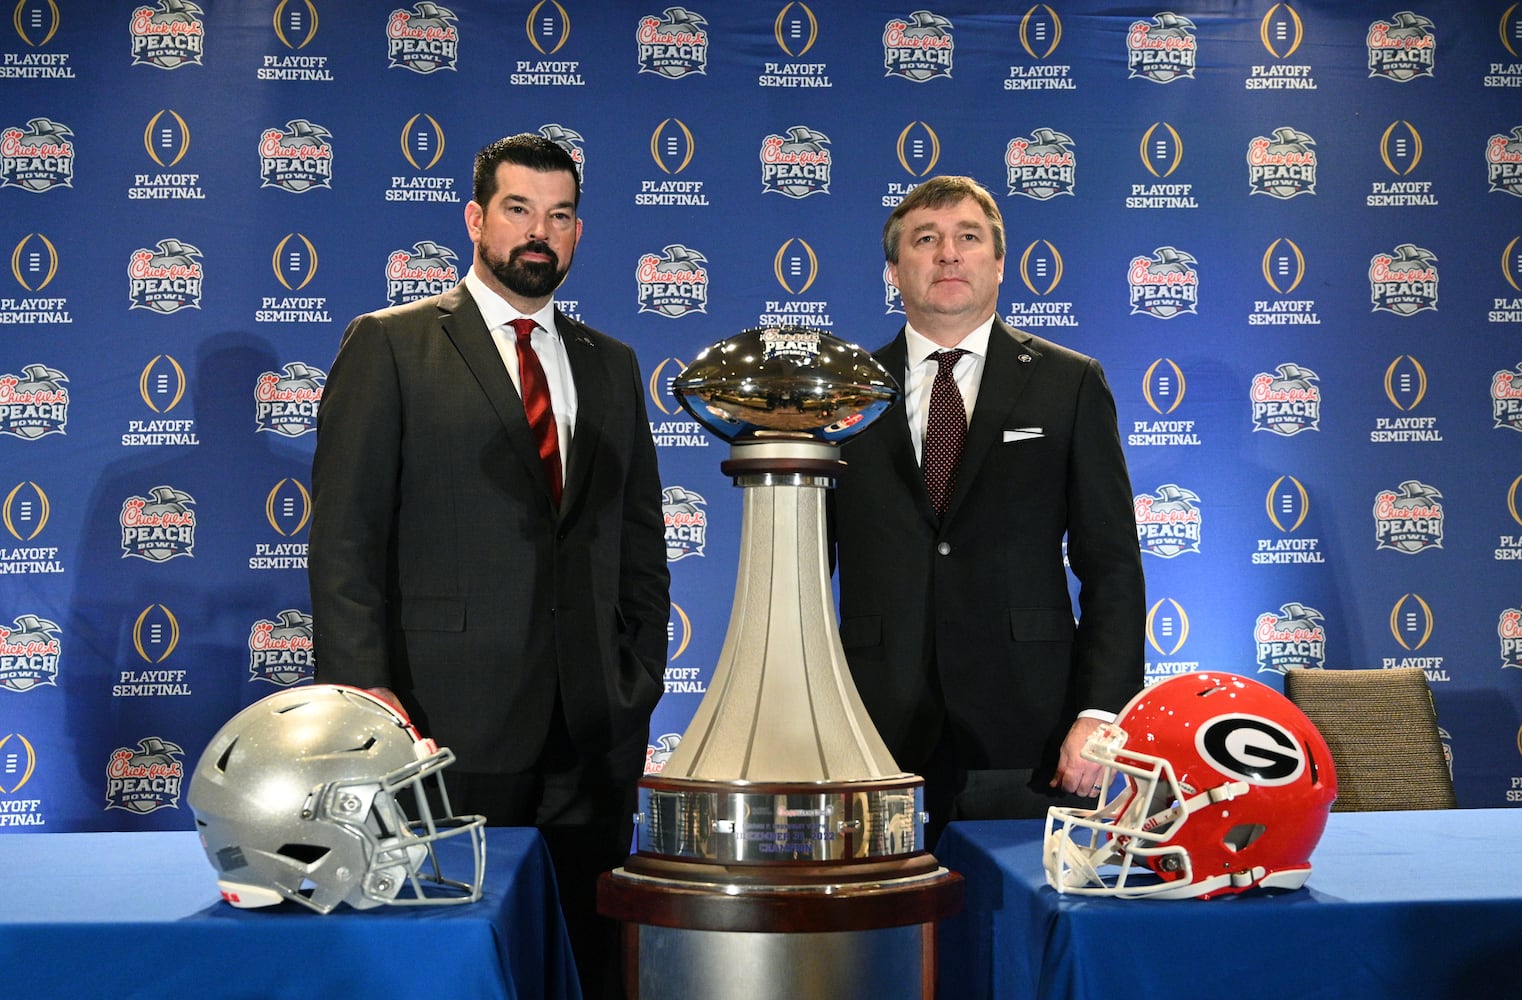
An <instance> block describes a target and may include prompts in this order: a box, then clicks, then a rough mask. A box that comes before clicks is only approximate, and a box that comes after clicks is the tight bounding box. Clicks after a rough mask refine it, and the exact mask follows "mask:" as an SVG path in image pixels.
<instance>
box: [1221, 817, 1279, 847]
mask: <svg viewBox="0 0 1522 1000" xmlns="http://www.w3.org/2000/svg"><path fill="white" fill-rule="evenodd" d="M1267 829H1268V828H1267V827H1265V826H1264V825H1263V824H1262V823H1242V824H1240V825H1238V826H1234V827H1232V828H1231V829H1230V830H1227V831H1226V836H1224V837H1222V838H1221V843H1222V844H1224V845H1225V846H1226V849H1227V850H1228V851H1245V850H1246V849H1247V848H1248V847H1251V846H1252V844H1253V842H1254V841H1256V840H1257V839H1258V838H1259V837H1261V836H1263V833H1264V831H1265V830H1267Z"/></svg>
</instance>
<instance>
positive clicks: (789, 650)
mask: <svg viewBox="0 0 1522 1000" xmlns="http://www.w3.org/2000/svg"><path fill="white" fill-rule="evenodd" d="M769 334H770V335H772V336H773V338H774V339H777V338H780V339H781V341H782V342H784V343H786V344H787V345H788V346H789V348H790V350H788V351H787V352H783V353H782V355H781V356H780V357H779V356H778V353H777V352H773V353H771V354H768V352H767V351H766V350H765V347H766V339H767V336H768V335H769ZM800 339H801V340H803V341H804V342H806V343H808V344H812V345H813V347H814V350H813V352H812V353H808V352H806V351H805V352H800V351H799V350H798V349H797V343H798V342H799V340H800ZM714 352H717V354H718V357H717V359H715V358H713V357H711V355H713V354H714ZM863 359H864V360H863ZM758 360H764V361H769V362H771V363H772V364H771V370H769V371H764V370H763V371H757V369H758V368H760V367H761V365H759V364H758V363H757V362H758ZM742 362H743V363H742ZM716 369H718V371H716ZM842 369H848V370H849V373H850V375H851V376H852V377H851V378H846V377H845V375H844V373H843V371H842ZM677 387H678V392H679V394H681V396H682V401H683V404H684V405H686V406H687V407H688V409H689V410H691V411H692V412H693V413H694V415H696V416H698V418H699V419H700V420H702V421H703V422H704V423H705V424H708V425H709V426H710V427H713V428H714V429H715V430H717V431H718V432H719V433H721V434H723V435H724V436H726V437H731V440H732V445H731V453H730V459H729V460H728V461H727V462H725V463H724V464H723V466H722V469H723V471H724V472H725V474H726V475H729V476H731V477H732V478H733V479H734V482H735V484H736V485H737V486H739V487H741V488H742V489H744V490H745V494H744V516H743V525H742V533H741V555H740V565H739V570H738V575H737V579H736V583H735V598H734V604H733V607H732V609H731V615H730V621H729V629H728V632H727V633H726V635H725V639H724V645H723V649H722V651H721V652H720V655H719V661H718V663H717V664H716V666H715V669H714V675H713V679H712V680H711V681H710V682H709V685H708V693H707V695H706V696H705V697H704V699H703V701H702V703H701V704H700V705H699V707H698V710H697V712H696V714H695V715H694V717H693V719H692V722H691V723H690V725H689V726H688V728H687V731H686V732H685V733H684V734H683V736H682V740H681V742H680V743H679V744H678V746H677V748H676V750H675V751H674V752H673V753H672V755H671V757H670V759H669V760H668V761H667V763H666V765H665V767H664V768H663V770H662V771H661V773H660V774H659V775H651V776H647V777H646V778H645V779H643V780H642V781H641V782H640V791H639V796H640V798H639V801H640V810H639V813H638V815H637V816H636V821H637V832H638V838H637V839H638V844H637V849H636V852H635V854H633V855H632V856H631V857H630V858H629V860H628V861H627V862H626V863H625V865H624V866H623V867H622V868H618V869H615V870H614V871H612V872H610V873H606V874H604V875H603V876H602V879H601V881H600V883H599V886H598V905H599V909H600V910H601V912H602V913H604V914H605V915H607V916H610V917H613V918H614V919H617V920H619V921H620V922H622V924H623V925H624V977H625V982H626V985H627V988H628V991H629V993H630V995H631V996H634V997H645V998H653V997H662V998H665V997H717V998H723V997H744V998H747V1000H752V998H776V1000H783V998H787V1000H793V998H797V997H807V996H820V997H831V998H837V997H843V998H850V997H863V998H866V997H872V998H878V997H930V996H932V995H933V992H934V973H935V936H934V929H935V922H936V920H938V919H940V918H941V917H944V916H949V915H950V914H952V913H954V912H956V910H957V909H958V908H959V907H960V905H961V896H962V882H961V877H960V876H958V875H957V874H956V873H954V872H950V871H948V870H946V869H945V868H942V867H941V866H940V865H939V864H938V863H937V861H936V859H935V858H934V857H933V856H932V855H931V854H929V853H928V852H927V851H926V850H925V845H924V843H923V832H924V816H923V812H922V788H923V780H922V779H921V778H919V777H918V776H916V775H913V774H909V773H907V772H904V771H902V770H901V769H900V768H899V767H898V765H897V764H896V763H895V762H894V760H893V758H892V755H891V754H890V753H889V752H888V749H887V747H886V746H885V745H884V743H883V741H882V738H881V737H880V736H879V735H878V733H877V730H876V728H875V727H874V726H873V725H872V722H871V719H870V718H869V717H868V715H867V713H866V710H865V708H864V707H863V705H862V703H861V700H860V697H859V696H858V694H857V692H856V687H855V685H854V683H852V680H851V675H850V671H849V669H848V668H847V665H846V660H845V654H844V651H843V649H842V647H841V644H840V637H839V632H838V630H837V628H836V624H835V607H834V598H833V593H832V591H831V588H830V573H829V567H828V563H827V560H826V557H825V543H826V539H825V502H826V499H825V498H826V491H827V490H828V489H829V488H830V487H832V486H833V485H834V476H835V475H836V474H837V472H838V471H839V469H840V468H841V466H842V463H841V462H840V459H839V455H838V451H839V446H838V443H837V442H836V441H832V440H827V439H826V437H827V435H828V434H829V433H831V432H836V433H837V437H843V436H847V435H848V434H849V433H850V432H852V431H856V430H860V428H861V427H864V426H865V425H866V423H867V422H869V421H870V419H871V418H872V417H874V416H875V415H876V413H877V412H881V410H882V409H885V408H886V406H887V403H888V402H891V400H892V399H893V398H894V397H896V395H897V390H896V388H893V387H892V383H891V380H890V379H887V376H886V375H885V374H884V373H882V372H881V369H880V368H878V367H876V365H875V362H872V360H871V358H870V357H869V356H866V355H864V354H862V353H861V352H860V351H859V350H857V349H856V348H853V347H851V346H850V345H846V344H844V343H843V342H840V341H837V340H835V339H834V338H832V337H829V336H828V335H826V334H820V333H818V332H817V331H797V330H762V331H747V332H746V333H745V334H741V335H739V336H738V337H736V338H732V339H731V340H729V341H725V342H724V343H722V344H719V345H716V346H715V347H714V348H710V349H709V351H707V352H705V353H704V355H702V356H700V357H699V359H698V360H697V361H695V362H694V364H693V365H692V366H691V367H689V369H688V370H687V371H686V372H683V374H682V376H680V377H679V379H678V380H677ZM740 387H743V390H742V388H740ZM684 390H685V391H684ZM732 396H738V397H740V398H741V399H742V400H743V403H736V402H735V401H734V400H733V399H731V398H730V397H732ZM693 399H698V400H701V401H702V403H703V405H702V406H697V405H694V404H693V403H692V402H691V400H693ZM885 400H886V401H885ZM816 401H822V404H819V403H816ZM811 403H815V404H816V405H813V406H811V405H810V404H811ZM715 411H717V414H716V413H715ZM716 416H718V419H716ZM800 422H802V423H806V424H807V423H815V424H819V426H818V427H804V428H802V429H799V428H798V426H797V425H798V424H799V423H800ZM821 422H822V423H821ZM716 424H717V426H716ZM841 425H845V426H843V427H842V426H841Z"/></svg>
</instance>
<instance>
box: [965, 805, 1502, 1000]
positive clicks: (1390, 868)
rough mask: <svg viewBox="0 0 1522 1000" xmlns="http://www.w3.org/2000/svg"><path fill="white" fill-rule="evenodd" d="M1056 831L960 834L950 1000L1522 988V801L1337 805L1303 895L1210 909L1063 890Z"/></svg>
mask: <svg viewBox="0 0 1522 1000" xmlns="http://www.w3.org/2000/svg"><path fill="white" fill-rule="evenodd" d="M1043 829H1044V826H1043V824H1042V823H1041V822H1040V821H1035V820H1030V821H1024V820H1022V821H1010V822H976V823H952V824H950V826H948V827H947V830H946V833H945V835H944V836H943V837H942V839H941V841H940V843H939V844H938V845H937V849H936V857H937V858H939V859H940V861H941V863H942V864H944V865H946V866H947V867H948V868H951V869H953V870H955V871H959V872H961V873H962V875H963V876H964V877H965V878H966V880H967V902H966V907H965V909H964V910H963V911H962V912H961V913H960V914H959V915H958V916H956V917H954V918H952V919H949V920H946V921H943V922H942V923H941V925H940V937H939V941H940V978H939V991H938V995H939V996H940V997H942V998H945V1000H976V998H985V997H999V998H1006V997H1008V998H1016V997H1018V998H1020V1000H1033V998H1063V1000H1080V998H1085V997H1094V998H1104V1000H1124V998H1138V1000H1139V998H1149V1000H1150V998H1162V997H1178V998H1187V1000H1199V998H1208V997H1222V998H1227V997H1229V998H1232V1000H1251V998H1256V997H1262V998H1264V1000H1270V998H1271V1000H1316V998H1327V1000H1358V998H1369V1000H1374V998H1379V1000H1386V998H1401V1000H1408V998H1427V997H1431V998H1445V1000H1446V998H1456V997H1501V996H1522V986H1518V985H1517V971H1516V970H1517V960H1518V958H1519V956H1522V810H1511V809H1454V810H1442V811H1431V812H1379V813H1333V814H1332V816H1331V818H1330V822H1329V823H1328V825H1327V830H1326V833H1325V834H1324V835H1323V836H1322V839H1321V842H1320V844H1318V845H1317V848H1316V851H1315V853H1314V854H1313V855H1312V857H1311V863H1312V874H1311V877H1310V881H1309V882H1308V883H1307V884H1306V886H1305V887H1304V888H1303V889H1300V890H1297V891H1295V892H1289V893H1282V894H1277V895H1268V894H1256V893H1255V894H1244V895H1240V896H1232V897H1224V898H1219V899H1213V900H1208V901H1203V902H1202V901H1200V900H1150V899H1130V900H1125V899H1108V898H1093V897H1079V896H1059V895H1058V894H1057V893H1056V892H1055V891H1054V890H1052V889H1050V888H1048V887H1047V885H1046V881H1045V876H1044V873H1043V871H1042V866H1041V837H1042V833H1043Z"/></svg>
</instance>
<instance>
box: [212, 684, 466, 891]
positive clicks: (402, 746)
mask: <svg viewBox="0 0 1522 1000" xmlns="http://www.w3.org/2000/svg"><path fill="white" fill-rule="evenodd" d="M453 760H454V754H453V753H452V752H450V751H449V750H448V749H447V748H440V747H439V746H438V745H436V744H435V743H434V742H433V740H430V739H424V738H423V737H421V736H420V735H418V731H417V730H416V729H414V728H413V726H412V723H411V721H410V720H409V719H408V718H407V716H406V715H405V714H403V713H402V712H401V711H400V710H398V709H396V708H393V707H392V706H391V705H388V704H387V703H386V702H384V701H382V700H380V699H379V698H376V697H375V696H373V695H371V694H369V693H368V692H366V691H362V690H360V689H359V688H351V687H343V686H341V685H337V684H311V685H306V686H303V687H297V688H292V689H290V690H286V691H280V692H278V693H276V694H272V695H270V696H269V697H267V698H263V699H261V700H259V701H257V702H255V703H254V704H252V705H250V706H248V707H247V708H245V709H243V711H241V712H239V713H238V714H237V715H235V716H233V717H232V719H230V720H229V721H228V722H227V724H226V725H224V726H223V727H222V728H221V729H220V730H219V731H218V732H217V734H216V735H215V736H214V737H212V740H211V743H210V744H208V745H207V747H206V751H205V752H204V753H203V754H202V755H201V760H200V762H199V763H197V764H196V769H195V774H194V775H193V776H192V777H191V779H190V795H189V802H190V808H191V810H192V811H193V812H194V813H195V819H196V829H197V830H198V831H199V833H200V834H201V845H202V847H204V848H205V850H206V857H207V858H208V859H209V860H210V861H211V864H212V867H213V868H215V869H216V871H217V874H218V876H219V877H218V879H217V885H218V887H219V888H220V889H221V890H222V898H224V899H226V900H227V901H228V902H229V903H231V904H232V905H234V906H240V907H253V906H270V905H273V904H276V903H279V902H281V901H282V900H287V899H289V900H293V901H294V902H297V903H300V904H301V905H303V906H307V907H310V908H311V909H314V910H316V911H318V912H319V913H328V912H330V911H331V910H332V909H333V908H334V907H336V906H337V905H338V904H339V903H348V904H349V905H350V906H352V907H354V908H355V909H359V910H365V909H370V908H371V907H375V906H380V905H382V904H390V905H419V904H427V903H432V904H447V903H469V902H473V901H475V900H477V899H480V898H481V881H482V878H483V876H484V874H485V870H486V836H485V830H484V827H485V823H486V820H485V818H484V817H481V816H454V815H451V814H450V813H451V810H450V807H449V798H448V796H447V795H446V794H445V792H444V783H443V781H442V779H441V776H440V772H441V771H442V770H443V769H444V768H445V767H446V766H448V764H449V763H450V762H451V761H453ZM430 782H431V783H433V787H434V788H435V789H436V791H437V798H436V799H435V800H434V801H433V802H432V803H430V801H429V799H428V797H427V795H426V794H425V790H426V789H427V788H428V786H429V783H430ZM440 808H441V811H442V813H443V815H435V810H436V809H440ZM458 836H464V837H467V838H468V839H469V843H470V847H471V854H472V856H473V859H474V863H475V874H474V876H473V877H472V878H471V880H470V881H468V882H464V881H455V880H451V879H447V878H445V877H444V876H443V875H442V874H441V872H440V870H439V861H438V856H437V854H436V852H435V845H436V844H437V843H438V842H439V841H441V840H444V839H447V838H451V837H458Z"/></svg>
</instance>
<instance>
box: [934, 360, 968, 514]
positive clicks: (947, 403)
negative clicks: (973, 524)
mask: <svg viewBox="0 0 1522 1000" xmlns="http://www.w3.org/2000/svg"><path fill="white" fill-rule="evenodd" d="M967 353H969V352H967V351H963V350H960V349H958V350H951V351H936V352H935V353H934V354H932V355H930V356H931V357H932V358H934V359H935V360H936V364H937V365H939V367H938V368H937V369H936V372H935V381H934V382H932V383H931V384H930V414H929V417H928V419H927V420H926V423H925V460H924V466H925V489H926V491H927V492H929V494H930V504H931V506H932V507H934V508H935V514H936V517H945V516H946V505H947V504H948V503H950V502H951V491H952V490H953V489H954V488H955V487H956V484H957V463H958V462H959V461H960V460H961V458H962V442H963V441H965V440H966V439H967V406H966V404H965V403H963V402H962V393H961V391H960V390H959V389H958V388H957V380H956V378H955V377H954V376H953V375H952V372H954V371H955V370H956V366H957V361H958V360H960V359H961V357H962V355H964V354H967Z"/></svg>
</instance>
